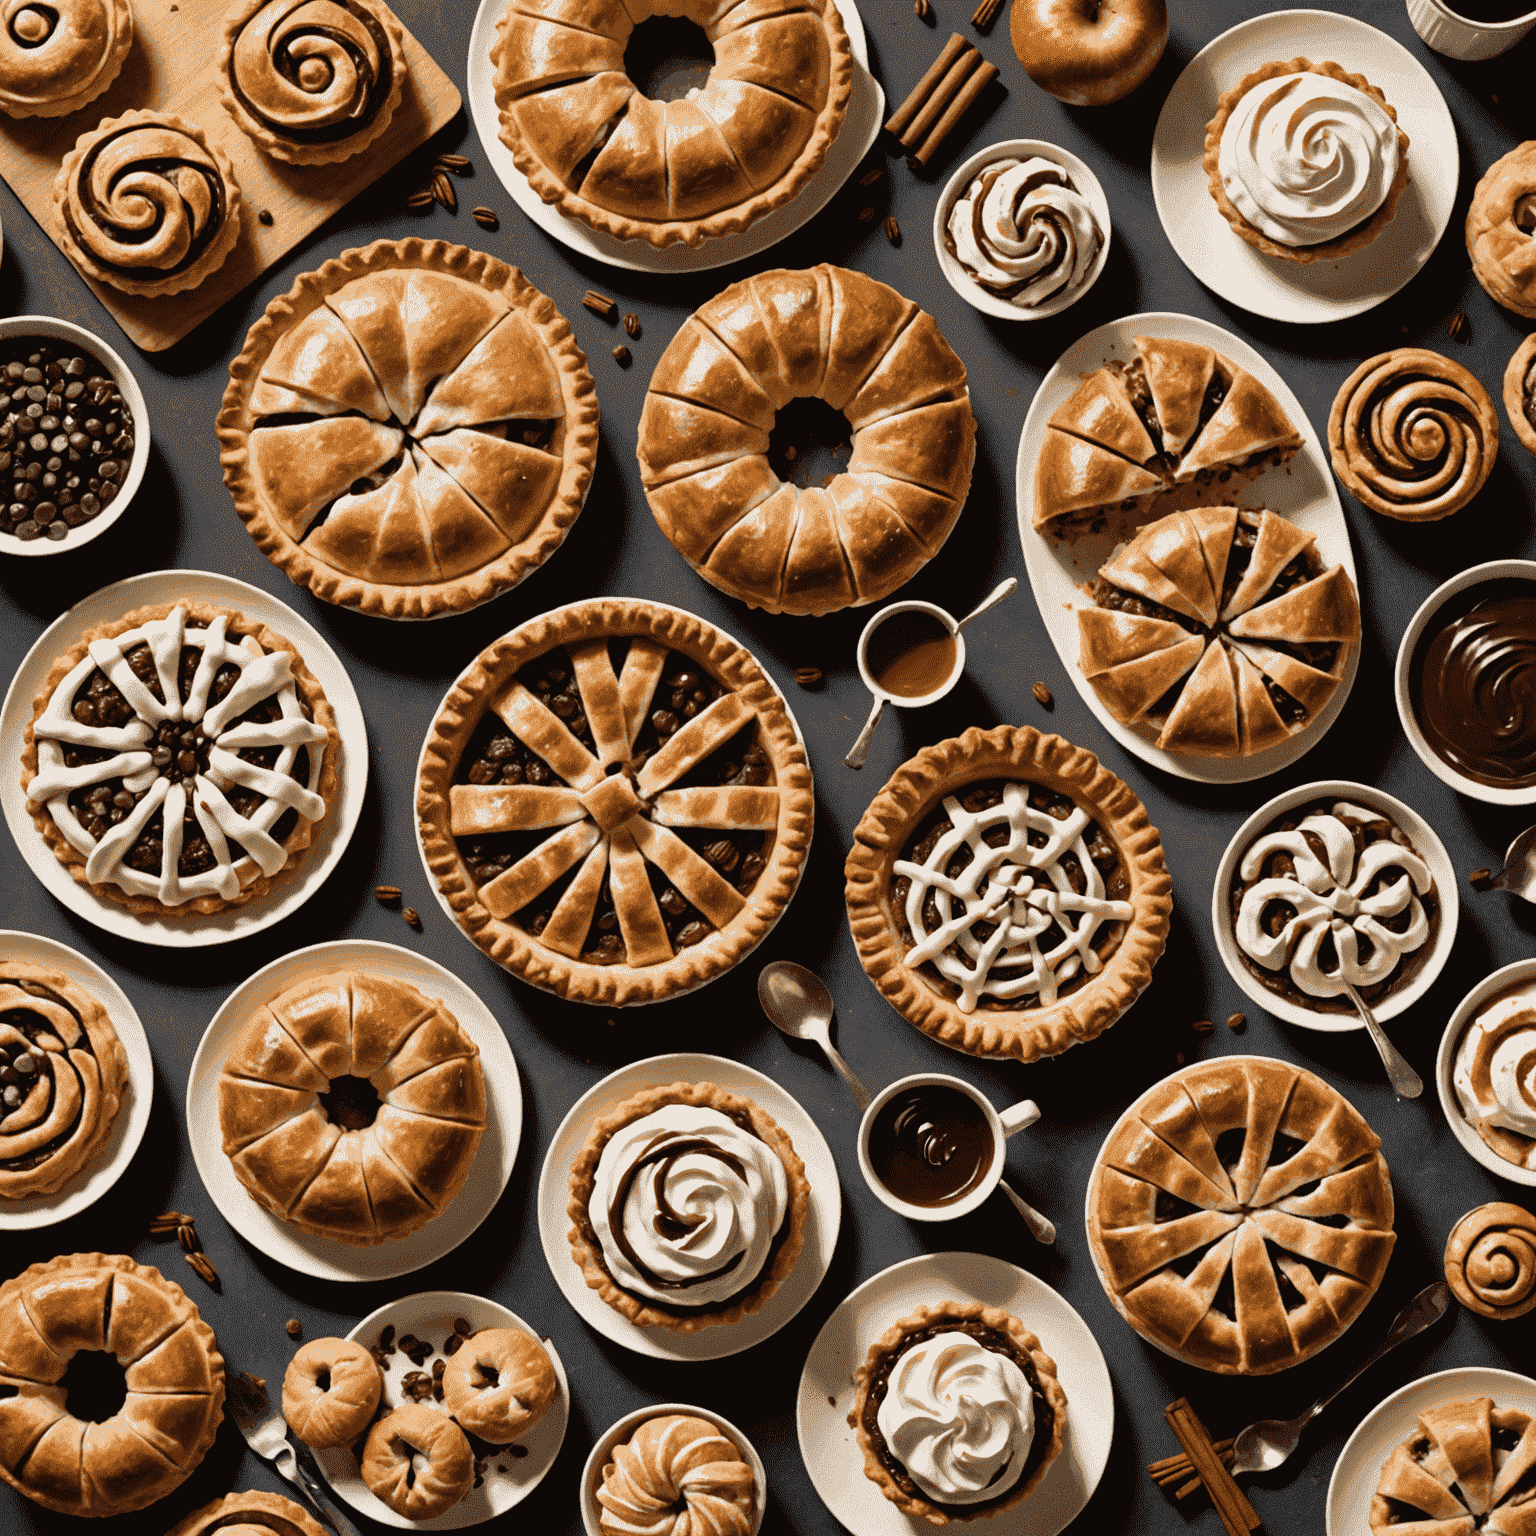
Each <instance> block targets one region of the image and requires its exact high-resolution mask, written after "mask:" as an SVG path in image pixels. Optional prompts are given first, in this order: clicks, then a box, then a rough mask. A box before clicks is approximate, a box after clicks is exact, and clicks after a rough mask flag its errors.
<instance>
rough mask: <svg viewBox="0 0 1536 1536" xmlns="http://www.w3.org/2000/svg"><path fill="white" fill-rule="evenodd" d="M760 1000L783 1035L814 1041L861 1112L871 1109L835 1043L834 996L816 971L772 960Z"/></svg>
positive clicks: (761, 974) (761, 980)
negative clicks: (833, 1030) (833, 1022)
mask: <svg viewBox="0 0 1536 1536" xmlns="http://www.w3.org/2000/svg"><path fill="white" fill-rule="evenodd" d="M757 1000H758V1002H760V1003H761V1004H762V1005H763V1012H764V1013H766V1014H767V1015H768V1019H769V1022H770V1023H771V1024H772V1025H773V1027H774V1028H775V1029H776V1030H778V1031H779V1033H780V1034H784V1035H788V1036H789V1038H790V1039H791V1040H812V1041H814V1042H815V1043H816V1044H817V1045H819V1046H820V1047H821V1050H822V1054H823V1055H824V1056H825V1057H826V1058H827V1060H828V1061H829V1062H831V1063H832V1067H833V1070H834V1071H835V1072H836V1073H837V1075H838V1076H839V1077H840V1078H842V1080H843V1082H844V1084H845V1085H846V1086H847V1089H848V1091H849V1093H851V1094H852V1095H853V1099H854V1103H856V1104H857V1105H858V1106H859V1109H860V1110H861V1111H862V1110H866V1109H868V1108H869V1103H870V1094H869V1089H867V1088H866V1087H865V1086H864V1084H863V1083H861V1082H860V1081H859V1079H858V1077H857V1075H856V1074H855V1073H854V1070H853V1068H852V1067H850V1066H849V1065H848V1063H847V1062H846V1061H844V1060H843V1058H842V1056H841V1055H840V1054H839V1053H838V1050H837V1047H836V1046H835V1045H833V1044H832V994H831V993H830V992H828V991H827V986H826V983H825V982H824V981H823V980H822V979H821V977H820V976H818V975H817V974H816V973H815V971H808V970H806V968H805V967H804V966H803V965H796V964H795V962H794V961H793V960H773V961H770V962H769V963H768V964H767V965H765V966H764V967H763V968H762V970H761V971H760V972H759V973H758V978H757Z"/></svg>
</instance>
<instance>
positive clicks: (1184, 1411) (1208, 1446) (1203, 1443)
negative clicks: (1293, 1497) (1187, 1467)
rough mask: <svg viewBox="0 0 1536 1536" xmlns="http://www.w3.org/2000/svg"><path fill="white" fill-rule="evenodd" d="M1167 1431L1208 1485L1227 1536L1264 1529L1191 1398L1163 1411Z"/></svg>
mask: <svg viewBox="0 0 1536 1536" xmlns="http://www.w3.org/2000/svg"><path fill="white" fill-rule="evenodd" d="M1163 1416H1164V1417H1165V1418H1166V1419H1167V1420H1168V1427H1169V1428H1170V1429H1171V1430H1172V1431H1173V1432H1174V1434H1175V1435H1177V1436H1178V1440H1179V1444H1180V1445H1182V1446H1183V1447H1184V1453H1185V1455H1187V1456H1188V1457H1189V1459H1190V1461H1191V1462H1192V1463H1193V1465H1194V1469H1195V1471H1196V1472H1197V1473H1198V1474H1199V1477H1200V1481H1201V1482H1202V1483H1204V1484H1205V1488H1206V1492H1207V1493H1209V1494H1210V1496H1211V1503H1212V1504H1214V1505H1215V1506H1216V1513H1217V1514H1218V1515H1220V1516H1221V1523H1222V1525H1223V1526H1225V1528H1226V1531H1227V1536H1248V1532H1249V1531H1256V1530H1258V1529H1259V1528H1260V1526H1261V1525H1262V1523H1263V1522H1262V1521H1261V1520H1260V1519H1259V1517H1258V1514H1257V1513H1256V1512H1255V1510H1254V1507H1253V1505H1252V1504H1250V1503H1249V1502H1248V1499H1247V1496H1246V1495H1245V1494H1244V1493H1243V1491H1242V1489H1241V1488H1239V1487H1238V1486H1237V1483H1236V1482H1235V1481H1234V1479H1233V1477H1232V1474H1231V1473H1230V1472H1229V1471H1227V1468H1226V1464H1225V1463H1224V1462H1223V1461H1222V1459H1221V1457H1220V1456H1219V1455H1218V1454H1217V1451H1216V1448H1215V1446H1214V1445H1213V1444H1212V1442H1211V1437H1210V1433H1209V1431H1208V1430H1207V1429H1206V1427H1205V1425H1204V1424H1202V1423H1201V1422H1200V1419H1199V1416H1198V1415H1197V1414H1196V1413H1195V1410H1194V1409H1193V1408H1191V1407H1190V1405H1189V1399H1188V1398H1183V1397H1181V1398H1179V1400H1178V1401H1177V1402H1173V1403H1169V1404H1168V1406H1167V1407H1166V1408H1165V1409H1164V1410H1163Z"/></svg>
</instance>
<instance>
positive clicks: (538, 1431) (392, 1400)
mask: <svg viewBox="0 0 1536 1536" xmlns="http://www.w3.org/2000/svg"><path fill="white" fill-rule="evenodd" d="M458 1318H463V1319H464V1321H465V1322H467V1323H468V1324H469V1325H470V1327H471V1328H472V1329H473V1330H474V1331H475V1332H477V1333H478V1332H479V1331H480V1329H482V1328H515V1329H516V1330H517V1331H518V1332H519V1333H526V1334H528V1335H529V1337H530V1338H535V1339H539V1341H540V1342H541V1343H542V1344H543V1345H544V1348H545V1349H546V1350H547V1351H548V1352H549V1358H550V1361H551V1362H552V1363H553V1365H554V1367H555V1376H556V1378H557V1379H558V1381H559V1383H560V1390H559V1392H558V1393H557V1394H556V1396H555V1400H554V1401H553V1402H552V1403H551V1404H550V1405H549V1408H548V1409H547V1410H546V1412H545V1413H544V1416H543V1417H542V1418H541V1419H540V1420H539V1421H538V1422H537V1423H536V1424H535V1425H534V1426H533V1427H532V1428H531V1429H530V1430H529V1431H528V1433H527V1434H526V1435H520V1436H518V1438H517V1441H516V1442H515V1443H516V1444H517V1446H518V1447H519V1448H520V1450H521V1451H522V1453H523V1454H521V1455H514V1454H513V1453H512V1451H511V1449H510V1447H506V1448H504V1447H500V1446H498V1447H496V1448H495V1449H494V1452H493V1454H491V1455H489V1456H487V1458H486V1468H485V1480H484V1482H482V1483H481V1485H480V1486H479V1487H478V1488H471V1489H470V1491H469V1492H468V1493H466V1494H465V1495H464V1497H463V1498H462V1499H460V1500H459V1502H458V1503H457V1504H455V1505H454V1506H453V1508H452V1509H450V1510H448V1511H446V1512H445V1513H444V1514H441V1515H438V1516H437V1517H436V1518H435V1519H433V1520H407V1519H406V1518H405V1516H404V1515H397V1514H396V1513H395V1512H394V1510H392V1509H391V1508H390V1507H389V1505H387V1504H386V1503H385V1502H384V1501H383V1500H382V1499H380V1498H377V1497H375V1495H374V1494H373V1493H372V1492H371V1491H370V1490H369V1487H368V1485H367V1483H365V1482H364V1481H363V1477H362V1471H361V1469H360V1468H359V1466H358V1463H357V1458H356V1457H355V1456H354V1455H353V1454H352V1450H351V1447H349V1446H337V1447H335V1448H334V1449H332V1450H324V1451H316V1452H314V1457H315V1463H316V1465H317V1466H318V1467H319V1468H320V1470H321V1471H322V1472H323V1473H325V1480H326V1481H327V1482H328V1483H329V1484H330V1485H331V1487H332V1489H334V1490H335V1492H336V1493H338V1494H340V1496H341V1497H342V1498H344V1499H345V1500H346V1501H347V1503H348V1504H350V1505H351V1506H352V1507H353V1509H355V1510H356V1511H357V1512H358V1514H360V1515H367V1516H368V1518H369V1519H370V1520H377V1521H378V1522H379V1523H380V1524H381V1525H393V1526H396V1527H398V1528H399V1529H400V1530H403V1531H457V1530H462V1529H463V1528H464V1527H465V1526H466V1525H480V1524H481V1523H482V1522H483V1521H486V1520H494V1519H495V1518H496V1516H497V1515H502V1514H505V1513H506V1512H507V1511H508V1510H509V1509H512V1508H513V1507H514V1506H516V1505H518V1504H521V1503H522V1502H523V1500H524V1499H526V1498H527V1497H528V1495H529V1494H530V1493H532V1492H533V1490H534V1489H535V1488H537V1487H538V1486H539V1484H540V1483H541V1482H543V1480H544V1474H545V1473H546V1472H548V1471H549V1469H550V1468H551V1467H552V1466H554V1464H555V1458H556V1457H557V1456H558V1455H559V1454H560V1447H561V1445H562V1444H563V1443H564V1441H565V1426H566V1421H567V1420H568V1419H569V1418H570V1414H571V1386H570V1383H569V1382H568V1381H567V1380H566V1377H565V1366H564V1364H563V1363H562V1362H561V1359H560V1355H559V1352H558V1351H557V1350H556V1349H555V1346H554V1343H553V1341H551V1340H549V1339H546V1338H542V1337H541V1335H540V1334H539V1332H538V1330H537V1329H536V1328H533V1327H530V1326H529V1324H527V1323H525V1322H524V1321H523V1320H522V1318H520V1317H519V1316H518V1315H517V1313H515V1312H509V1311H508V1310H507V1308H505V1307H504V1306H502V1305H501V1304H500V1303H499V1302H495V1301H491V1300H489V1299H488V1298H486V1297H484V1296H471V1295H468V1294H467V1293H466V1292H463V1291H423V1292H421V1294H420V1295H417V1296H402V1297H401V1298H400V1299H399V1300H398V1301H391V1302H388V1303H386V1304H385V1305H384V1306H382V1307H380V1308H379V1309H378V1311H376V1312H370V1313H369V1314H368V1316H367V1317H365V1318H364V1319H363V1320H362V1322H360V1323H359V1324H358V1325H357V1327H355V1328H354V1329H353V1330H352V1331H351V1333H349V1334H348V1335H347V1337H348V1338H349V1339H354V1340H356V1341H357V1342H358V1343H359V1344H361V1345H362V1346H363V1347H364V1348H365V1349H366V1348H370V1347H371V1346H372V1345H373V1344H374V1343H376V1342H377V1340H378V1337H379V1335H380V1334H381V1333H382V1332H383V1331H384V1329H385V1328H386V1327H393V1328H394V1330H395V1337H396V1338H397V1339H398V1338H403V1337H404V1336H405V1335H406V1334H408V1333H414V1334H415V1335H416V1337H417V1338H418V1339H422V1340H431V1341H435V1340H437V1339H442V1340H443V1341H444V1342H446V1341H447V1340H448V1338H449V1337H450V1336H451V1335H452V1334H453V1325H454V1322H455V1321H456V1320H457V1319H458ZM441 1352H442V1350H441V1346H439V1348H438V1349H437V1350H436V1351H435V1353H438V1354H440V1353H441ZM415 1369H416V1367H415V1366H414V1365H412V1364H411V1362H410V1360H409V1359H407V1358H406V1356H405V1355H403V1354H401V1353H400V1352H399V1351H398V1350H397V1351H396V1352H395V1353H394V1354H393V1355H391V1356H390V1357H389V1363H388V1366H387V1367H386V1368H385V1370H384V1396H383V1404H382V1406H383V1409H384V1411H385V1412H388V1411H389V1410H390V1409H394V1408H398V1407H399V1406H400V1404H401V1403H402V1402H404V1401H405V1400H406V1399H405V1395H404V1394H403V1393H402V1392H401V1390H400V1383H401V1381H402V1380H403V1379H404V1378H405V1376H406V1374H407V1372H410V1371H414V1370H415ZM424 1369H425V1370H427V1371H428V1372H429V1373H430V1371H431V1369H432V1357H431V1356H428V1360H427V1365H426V1366H425V1367H424ZM426 1406H427V1407H429V1408H435V1409H440V1410H441V1411H442V1412H445V1413H446V1412H447V1410H446V1409H445V1408H442V1405H441V1404H438V1403H434V1402H433V1401H432V1400H431V1399H428V1400H427V1404H426ZM499 1467H505V1468H506V1471H505V1472H502V1471H499V1470H497V1469H498V1468H499Z"/></svg>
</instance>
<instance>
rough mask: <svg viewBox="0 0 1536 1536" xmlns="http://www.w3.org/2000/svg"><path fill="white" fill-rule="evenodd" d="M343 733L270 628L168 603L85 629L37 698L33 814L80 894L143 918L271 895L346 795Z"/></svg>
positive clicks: (294, 655)
mask: <svg viewBox="0 0 1536 1536" xmlns="http://www.w3.org/2000/svg"><path fill="white" fill-rule="evenodd" d="M339 748H340V737H339V736H338V735H337V732H336V721H335V716H334V715H333V714H332V713H331V706H330V704H329V703H328V702H327V700H326V697H325V693H324V691H323V690H322V689H321V687H320V684H319V682H318V681H317V680H316V678H315V676H314V674H313V673H312V672H311V671H310V670H309V668H308V667H307V666H305V665H304V659H303V657H301V656H300V655H299V653H298V652H297V651H296V650H295V649H294V648H293V646H292V645H290V644H289V643H288V641H287V640H285V639H283V637H282V636H281V635H279V634H277V633H275V632H274V631H273V630H271V629H269V628H268V627H267V626H266V625H265V624H262V623H259V622H257V621H256V620H254V619H249V618H247V617H246V616H245V615H244V614H241V613H235V612H232V611H230V610H228V609H224V608H217V607H214V606H213V605H212V604H210V603H178V604H172V603H161V604H159V605H157V606H154V607H149V608H139V609H136V610H135V611H134V612H132V613H129V614H126V615H125V616H124V617H123V618H121V619H116V620H113V621H112V622H111V623H108V624H99V625H97V626H96V627H95V628H94V629H90V630H87V631H86V633H85V634H84V635H82V636H81V637H80V639H79V640H78V641H77V642H76V643H75V645H74V646H73V647H71V649H70V650H68V651H66V652H65V653H64V655H63V656H61V657H60V658H59V659H58V660H57V661H56V662H55V663H54V664H53V668H52V670H51V671H50V672H49V674H48V677H47V680H46V681H45V682H44V684H43V687H42V691H41V692H40V693H39V694H38V696H37V698H36V699H35V700H34V701H33V705H32V723H31V724H30V725H29V726H28V727H27V734H26V750H25V752H23V754H22V759H21V762H22V775H21V783H22V788H23V789H24V790H25V791H26V795H27V802H28V808H29V809H30V810H31V812H32V820H33V821H34V822H35V823H36V825H37V829H38V831H39V832H41V833H42V835H43V838H44V840H45V841H46V842H47V844H48V846H49V847H50V848H51V849H52V850H53V852H54V854H55V856H56V857H57V858H58V860H59V862H60V863H61V864H63V865H64V866H65V868H66V869H68V870H69V872H70V874H71V875H72V876H74V878H75V879H76V880H78V881H79V882H80V883H81V884H82V885H88V886H90V888H91V889H92V890H93V891H94V892H95V893H96V894H97V895H98V896H103V897H106V898H107V899H109V900H111V901H115V902H119V903H121V904H122V905H123V906H125V907H127V908H128V909H129V910H130V911H132V912H139V913H152V914H155V915H158V916H161V917H166V916H186V915H188V914H191V913H199V914H202V915H205V916H206V915H207V914H209V913H212V912H222V911H224V910H225V909H227V908H229V907H234V906H239V905H241V904H242V903H244V902H247V901H250V900H251V898H252V897H254V896H262V895H265V894H266V892H267V891H269V890H270V889H271V888H272V882H273V881H274V880H275V879H276V878H277V877H278V876H279V875H281V874H282V873H284V872H285V871H287V870H292V869H294V868H295V867H296V866H297V865H298V863H299V861H300V860H301V859H302V858H303V857H304V853H305V850H306V849H308V848H309V846H310V842H311V840H312V838H313V836H314V829H315V827H316V826H317V825H318V824H319V823H320V822H321V821H322V820H323V819H324V817H325V816H326V815H327V813H328V812H329V810H330V808H331V805H332V804H333V802H334V801H335V798H336V786H337V772H336V760H337V755H338V751H339Z"/></svg>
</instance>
